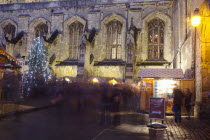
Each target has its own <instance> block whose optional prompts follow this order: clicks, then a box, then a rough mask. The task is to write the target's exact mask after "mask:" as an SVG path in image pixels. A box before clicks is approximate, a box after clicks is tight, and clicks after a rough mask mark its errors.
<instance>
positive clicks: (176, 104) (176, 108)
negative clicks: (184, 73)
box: [172, 88, 194, 122]
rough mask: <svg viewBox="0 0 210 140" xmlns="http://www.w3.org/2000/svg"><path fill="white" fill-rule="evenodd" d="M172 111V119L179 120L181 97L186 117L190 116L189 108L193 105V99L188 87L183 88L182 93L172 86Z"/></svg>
mask: <svg viewBox="0 0 210 140" xmlns="http://www.w3.org/2000/svg"><path fill="white" fill-rule="evenodd" d="M173 97H174V100H173V108H172V110H173V112H174V120H175V122H181V120H182V118H181V113H182V109H181V107H182V104H183V103H182V102H183V98H184V99H185V100H184V106H185V109H186V111H187V116H188V117H187V119H188V120H190V116H191V109H192V106H194V103H193V100H192V93H191V92H190V90H189V88H186V89H184V93H183V92H182V91H181V90H180V89H177V88H174V91H173Z"/></svg>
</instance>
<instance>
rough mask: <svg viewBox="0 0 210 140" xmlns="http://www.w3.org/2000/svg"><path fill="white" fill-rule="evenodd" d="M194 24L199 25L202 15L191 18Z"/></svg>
mask: <svg viewBox="0 0 210 140" xmlns="http://www.w3.org/2000/svg"><path fill="white" fill-rule="evenodd" d="M191 23H192V26H194V27H197V26H198V25H199V24H200V23H201V17H200V16H193V17H192V20H191Z"/></svg>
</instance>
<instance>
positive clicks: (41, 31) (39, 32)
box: [35, 23, 48, 37]
mask: <svg viewBox="0 0 210 140" xmlns="http://www.w3.org/2000/svg"><path fill="white" fill-rule="evenodd" d="M47 34H48V26H47V24H45V23H40V24H38V25H37V26H36V27H35V36H36V37H42V36H45V35H47Z"/></svg>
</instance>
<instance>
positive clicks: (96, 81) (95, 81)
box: [91, 78, 99, 83]
mask: <svg viewBox="0 0 210 140" xmlns="http://www.w3.org/2000/svg"><path fill="white" fill-rule="evenodd" d="M91 81H92V82H93V83H99V80H98V79H97V78H93V79H92V80H91Z"/></svg>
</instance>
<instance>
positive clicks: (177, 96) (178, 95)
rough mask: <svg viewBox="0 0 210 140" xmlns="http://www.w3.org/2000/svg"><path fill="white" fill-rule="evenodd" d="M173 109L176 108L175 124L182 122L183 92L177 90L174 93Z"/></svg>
mask: <svg viewBox="0 0 210 140" xmlns="http://www.w3.org/2000/svg"><path fill="white" fill-rule="evenodd" d="M173 97H174V101H173V108H174V120H175V122H181V120H182V118H181V105H182V98H183V93H182V92H181V90H179V89H177V88H175V89H174V91H173Z"/></svg>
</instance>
